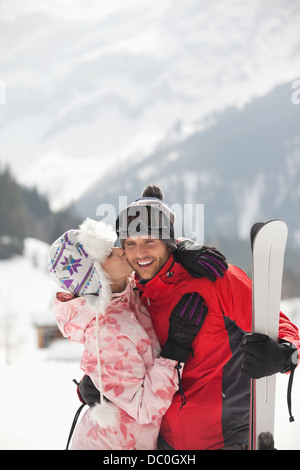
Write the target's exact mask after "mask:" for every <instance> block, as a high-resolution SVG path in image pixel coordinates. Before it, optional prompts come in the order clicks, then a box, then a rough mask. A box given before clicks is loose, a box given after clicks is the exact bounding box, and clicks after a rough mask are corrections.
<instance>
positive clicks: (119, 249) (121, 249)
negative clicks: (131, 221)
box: [115, 247, 125, 256]
mask: <svg viewBox="0 0 300 470" xmlns="http://www.w3.org/2000/svg"><path fill="white" fill-rule="evenodd" d="M115 250H116V254H117V255H118V256H124V255H125V250H124V249H123V248H119V247H117V248H115Z"/></svg>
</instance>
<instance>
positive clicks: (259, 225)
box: [250, 219, 286, 250]
mask: <svg viewBox="0 0 300 470" xmlns="http://www.w3.org/2000/svg"><path fill="white" fill-rule="evenodd" d="M272 222H279V223H280V224H282V225H285V226H286V224H285V222H284V221H283V220H280V219H272V220H268V221H267V222H256V223H255V224H254V225H252V227H251V231H250V240H251V249H252V250H253V244H254V240H255V237H256V235H257V234H258V232H259V231H260V230H261V228H262V227H264V226H265V225H268V224H270V223H272Z"/></svg>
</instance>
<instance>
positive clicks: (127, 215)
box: [116, 184, 176, 251]
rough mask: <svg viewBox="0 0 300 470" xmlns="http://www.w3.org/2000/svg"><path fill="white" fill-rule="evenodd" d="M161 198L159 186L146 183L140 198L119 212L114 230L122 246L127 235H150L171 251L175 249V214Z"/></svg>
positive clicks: (161, 192)
mask: <svg viewBox="0 0 300 470" xmlns="http://www.w3.org/2000/svg"><path fill="white" fill-rule="evenodd" d="M163 199H164V193H163V191H162V190H161V188H160V187H159V186H157V185H154V184H148V185H147V186H146V187H145V188H144V189H143V191H142V194H141V198H140V199H137V200H136V201H134V202H132V203H131V204H129V206H128V207H127V208H126V209H125V210H123V211H122V212H121V213H120V214H119V216H118V218H117V221H116V231H117V234H118V237H119V239H120V244H121V246H122V247H124V243H125V240H126V238H128V237H142V236H143V237H144V236H150V237H151V238H156V239H159V240H161V241H163V242H164V243H165V244H166V245H167V246H168V247H169V248H170V249H171V251H174V250H175V248H176V240H175V238H174V223H175V214H174V212H173V211H172V210H171V209H170V208H169V207H168V205H167V204H165V203H164V202H163Z"/></svg>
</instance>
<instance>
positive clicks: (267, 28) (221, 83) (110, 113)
mask: <svg viewBox="0 0 300 470" xmlns="http://www.w3.org/2000/svg"><path fill="white" fill-rule="evenodd" d="M299 7H300V4H299V2H298V0H296V1H295V0H278V1H276V2H274V1H273V0H264V1H261V0H252V1H251V2H237V1H235V0H215V1H214V2H208V1H205V0H187V1H185V2H182V1H179V0H144V1H143V2H140V1H139V0H128V1H126V2H123V1H120V0H101V1H96V0H91V1H89V2H85V1H83V0H75V1H74V2H72V7H70V2H69V1H68V0H60V1H58V0H49V1H47V2H35V1H34V0H27V1H26V2H23V1H22V0H17V1H14V2H11V1H10V0H2V2H1V4H0V62H1V70H0V81H1V83H4V84H5V89H6V100H5V103H6V104H5V105H2V104H0V160H1V162H9V164H10V165H11V167H12V170H13V172H14V174H16V176H17V177H18V179H19V181H21V182H22V183H24V184H28V185H37V187H38V188H39V189H40V190H41V191H42V192H43V193H46V194H47V195H48V196H49V197H50V200H51V205H52V207H53V208H55V209H58V208H61V207H67V206H68V205H69V204H70V203H72V202H76V201H77V200H78V199H79V198H81V197H82V196H83V195H84V193H85V191H86V190H87V189H88V188H90V187H91V186H93V185H94V184H96V183H97V182H98V181H100V180H103V178H104V176H105V175H107V174H108V172H111V171H112V168H118V167H120V166H121V165H124V164H125V163H124V162H125V161H127V160H131V159H132V158H137V157H138V158H144V157H145V156H147V155H149V154H150V153H151V152H154V150H155V148H156V146H157V145H158V144H160V143H161V142H163V141H165V139H166V136H167V135H168V134H170V132H172V130H173V129H174V128H175V127H176V125H177V123H178V122H180V129H181V138H182V137H186V136H187V135H190V134H191V133H194V132H195V131H198V130H199V129H200V128H202V129H203V128H205V127H206V126H207V125H209V123H210V122H211V116H213V115H214V114H215V113H217V114H219V113H221V112H222V111H224V110H225V109H228V108H229V107H238V108H241V107H242V106H244V105H245V104H246V103H249V102H251V100H252V99H253V98H255V97H263V96H265V95H266V94H267V93H269V92H270V91H271V90H272V89H273V88H274V87H276V86H277V85H280V84H282V83H292V81H293V80H295V79H296V78H299V77H298V73H299V69H300V48H299V32H298V25H299V22H300V21H299V20H300V8H299ZM260 184H261V183H259V181H258V182H257V185H258V186H259V185H260Z"/></svg>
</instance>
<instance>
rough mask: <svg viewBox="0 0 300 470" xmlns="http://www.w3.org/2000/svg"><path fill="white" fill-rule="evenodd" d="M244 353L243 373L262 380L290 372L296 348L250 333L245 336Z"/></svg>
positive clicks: (259, 334) (262, 335)
mask: <svg viewBox="0 0 300 470" xmlns="http://www.w3.org/2000/svg"><path fill="white" fill-rule="evenodd" d="M243 351H244V361H243V364H242V369H241V370H242V373H243V374H244V375H246V376H248V377H250V378H252V379H260V378H261V377H266V376H269V375H273V374H276V373H277V372H288V371H289V370H290V365H291V363H292V355H293V354H294V352H295V346H294V345H293V344H291V343H282V344H279V343H277V342H276V341H273V340H272V339H271V338H270V337H269V336H267V335H264V334H261V333H252V334H251V333H250V334H246V335H245V336H244V339H243Z"/></svg>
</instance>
